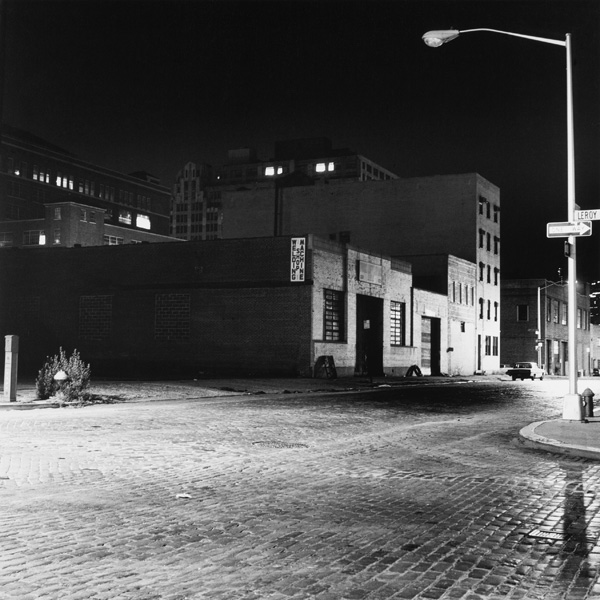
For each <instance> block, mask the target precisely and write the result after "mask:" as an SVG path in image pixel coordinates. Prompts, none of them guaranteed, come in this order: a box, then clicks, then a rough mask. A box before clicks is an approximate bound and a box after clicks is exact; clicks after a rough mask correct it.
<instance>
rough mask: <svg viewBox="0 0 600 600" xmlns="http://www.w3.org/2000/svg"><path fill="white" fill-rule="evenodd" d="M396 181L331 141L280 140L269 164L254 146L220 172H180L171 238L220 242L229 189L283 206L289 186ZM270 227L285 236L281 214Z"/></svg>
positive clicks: (198, 168)
mask: <svg viewBox="0 0 600 600" xmlns="http://www.w3.org/2000/svg"><path fill="white" fill-rule="evenodd" d="M397 177H398V176H397V175H395V174H394V173H392V172H391V171H388V170H387V169H385V168H384V167H382V166H381V165H378V164H376V163H374V162H373V161H372V160H369V159H368V158H366V157H364V156H362V155H360V154H357V153H356V152H354V151H352V150H350V149H348V148H333V145H332V143H331V140H329V139H327V138H308V139H297V140H285V141H280V142H276V143H275V150H274V157H273V158H271V159H268V160H260V159H259V158H258V156H257V153H256V150H254V149H252V148H237V149H235V150H230V151H229V153H228V157H227V162H226V163H225V165H223V166H221V167H219V168H218V169H217V170H216V172H214V170H213V169H212V167H211V166H210V165H200V164H196V163H193V162H190V163H187V164H186V165H185V166H184V167H183V169H181V171H179V173H178V174H177V176H176V178H175V183H174V185H173V193H172V197H171V235H174V236H176V237H178V238H180V239H183V240H212V239H219V238H221V237H222V227H221V225H222V211H221V198H222V194H223V193H224V192H227V191H236V190H240V189H242V190H247V189H249V187H250V188H252V189H261V190H262V191H263V193H265V194H267V195H269V196H270V197H272V198H274V202H275V203H278V202H280V199H279V197H280V196H281V194H282V192H281V190H283V189H284V188H287V187H293V186H298V185H312V184H313V183H314V182H317V181H323V182H327V183H336V182H342V181H369V180H387V179H397ZM269 226H270V230H271V234H272V235H279V234H280V233H281V232H280V230H279V223H278V215H275V216H274V217H272V218H271V219H270V220H269Z"/></svg>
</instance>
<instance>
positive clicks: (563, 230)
mask: <svg viewBox="0 0 600 600" xmlns="http://www.w3.org/2000/svg"><path fill="white" fill-rule="evenodd" d="M570 235H574V236H588V235H592V222H591V221H581V222H579V223H568V222H567V223H548V224H547V225H546V236H547V237H549V238H555V237H569V236H570Z"/></svg>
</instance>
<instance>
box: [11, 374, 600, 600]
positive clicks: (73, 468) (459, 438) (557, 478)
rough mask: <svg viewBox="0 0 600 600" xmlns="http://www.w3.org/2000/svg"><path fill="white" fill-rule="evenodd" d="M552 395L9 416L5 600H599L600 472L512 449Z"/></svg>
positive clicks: (172, 406) (235, 402) (476, 394)
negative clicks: (519, 436) (599, 491)
mask: <svg viewBox="0 0 600 600" xmlns="http://www.w3.org/2000/svg"><path fill="white" fill-rule="evenodd" d="M540 390H542V388H541V387H537V388H536V387H535V386H534V385H533V384H528V383H525V384H522V385H520V386H517V385H516V384H513V385H511V384H506V383H502V384H477V383H476V384H466V385H462V386H452V385H445V386H442V385H439V386H430V387H422V386H419V387H418V389H417V388H413V387H411V388H410V389H409V388H402V389H389V390H385V389H383V390H379V391H375V392H360V393H344V392H339V393H336V394H329V395H310V394H308V395H265V396H252V397H249V396H231V397H213V398H203V399H198V400H179V401H171V402H159V401H155V402H151V403H125V404H114V405H103V406H93V407H87V408H83V409H46V410H41V409H37V410H29V411H5V412H2V413H0V436H1V437H0V439H1V440H2V444H1V447H0V505H1V507H2V508H1V510H0V540H1V541H0V544H1V547H2V552H1V553H0V599H2V600H30V599H56V600H59V599H60V600H87V599H94V600H105V599H122V600H159V599H160V600H184V599H189V600H191V599H211V600H213V599H214V600H221V599H223V600H225V599H227V600H241V599H244V600H263V599H274V600H284V599H309V598H314V599H315V600H361V599H365V600H376V599H388V598H390V599H391V598H394V599H411V598H412V599H436V598H439V599H442V600H449V599H458V598H465V599H468V600H476V599H500V598H502V599H505V598H506V599H520V598H527V599H544V600H556V599H568V600H578V599H584V598H586V599H589V598H600V583H598V573H599V568H600V544H599V542H598V536H599V534H600V511H599V508H600V499H599V498H597V495H596V490H597V489H598V483H599V477H600V465H599V464H598V463H595V462H592V461H586V460H584V459H569V458H561V457H555V456H552V455H549V454H545V453H539V452H533V451H530V450H526V449H523V448H521V447H519V446H518V444H517V443H515V441H514V438H515V437H516V433H517V431H518V429H519V427H520V426H522V425H523V424H525V423H527V422H528V421H533V420H535V419H536V418H537V419H540V418H546V417H550V416H555V415H556V414H557V413H558V412H559V410H560V400H559V398H558V396H553V395H552V394H551V393H550V394H548V393H547V391H544V392H542V391H540ZM541 399H543V404H542V403H541V402H540V400H541ZM515 415H517V416H515Z"/></svg>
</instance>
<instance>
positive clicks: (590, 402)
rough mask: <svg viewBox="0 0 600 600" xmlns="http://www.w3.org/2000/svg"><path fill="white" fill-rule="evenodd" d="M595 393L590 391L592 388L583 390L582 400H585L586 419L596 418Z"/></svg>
mask: <svg viewBox="0 0 600 600" xmlns="http://www.w3.org/2000/svg"><path fill="white" fill-rule="evenodd" d="M594 396H595V394H594V392H592V390H590V388H586V389H585V390H583V394H581V398H582V400H583V410H584V416H585V417H593V416H594Z"/></svg>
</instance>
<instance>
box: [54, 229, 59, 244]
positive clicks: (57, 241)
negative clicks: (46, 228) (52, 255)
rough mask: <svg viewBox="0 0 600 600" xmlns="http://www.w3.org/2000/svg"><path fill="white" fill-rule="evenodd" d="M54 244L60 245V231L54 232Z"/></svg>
mask: <svg viewBox="0 0 600 600" xmlns="http://www.w3.org/2000/svg"><path fill="white" fill-rule="evenodd" d="M54 243H55V244H60V229H55V230H54Z"/></svg>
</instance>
